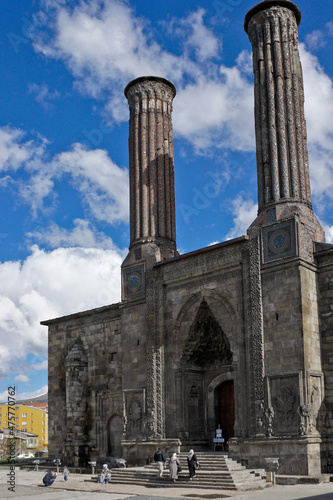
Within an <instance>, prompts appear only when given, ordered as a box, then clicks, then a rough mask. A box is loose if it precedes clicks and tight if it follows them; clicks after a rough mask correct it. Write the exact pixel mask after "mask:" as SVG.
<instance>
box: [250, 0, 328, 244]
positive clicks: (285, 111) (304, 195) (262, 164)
mask: <svg viewBox="0 0 333 500" xmlns="http://www.w3.org/2000/svg"><path fill="white" fill-rule="evenodd" d="M300 22H301V13H300V11H299V9H298V7H297V6H296V5H295V4H294V3H292V2H290V1H289V0H264V1H263V2H261V3H259V4H257V5H255V6H254V7H253V8H252V9H250V10H249V12H248V13H247V14H246V16H245V23H244V29H245V31H246V33H247V34H248V36H249V39H250V42H251V44H252V51H253V52H252V56H253V72H254V96H255V134H256V153H257V175H258V204H259V211H258V219H257V220H256V221H255V223H254V227H252V228H251V229H250V230H249V234H250V235H251V232H252V231H253V230H255V227H257V228H258V227H259V226H262V225H263V224H265V223H269V222H275V221H278V220H281V219H285V218H288V217H293V216H295V214H296V213H297V215H298V216H299V217H300V219H304V220H305V219H307V221H308V220H309V219H313V221H312V222H311V223H310V225H311V226H312V228H313V231H314V232H315V234H314V235H313V239H314V240H317V241H319V240H322V239H323V232H322V229H321V226H320V225H319V223H318V221H317V219H316V218H315V217H314V215H313V212H312V204H311V190H310V176H309V161H308V149H307V133H306V121H305V116H304V87H303V74H302V66H301V62H300V57H299V51H298V25H299V24H300Z"/></svg>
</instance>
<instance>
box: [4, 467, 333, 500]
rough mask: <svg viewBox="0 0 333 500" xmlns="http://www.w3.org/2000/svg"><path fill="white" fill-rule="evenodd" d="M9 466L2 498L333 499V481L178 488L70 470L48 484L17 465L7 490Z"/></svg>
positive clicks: (146, 499)
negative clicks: (96, 479) (99, 478)
mask: <svg viewBox="0 0 333 500" xmlns="http://www.w3.org/2000/svg"><path fill="white" fill-rule="evenodd" d="M8 472H9V468H8V469H7V468H1V469H0V498H1V499H12V500H13V499H16V498H22V497H24V498H27V499H30V498H31V500H33V499H34V498H38V500H44V499H45V500H63V499H82V500H93V499H97V500H103V499H108V500H122V499H125V498H126V499H128V500H132V499H133V500H134V499H138V500H165V499H168V498H170V499H182V500H185V499H188V500H191V499H193V500H200V499H203V500H215V499H220V498H234V497H235V498H236V499H239V500H297V499H304V500H306V499H314V500H333V483H324V484H319V485H297V486H279V485H275V486H270V487H267V488H265V489H264V490H254V491H226V490H214V489H210V490H207V489H205V490H203V489H196V490H195V491H194V490H193V489H187V488H183V487H182V488H177V485H175V486H174V485H171V484H170V488H168V487H163V488H158V487H154V488H149V487H145V486H135V485H124V484H112V482H111V483H110V484H107V485H106V484H97V483H93V482H89V479H90V478H91V474H86V475H85V474H71V475H70V479H69V480H68V481H67V482H66V483H65V481H64V480H63V477H62V475H61V474H59V478H58V479H57V480H56V481H55V483H54V484H53V485H52V486H51V487H48V488H45V487H44V486H43V484H42V478H43V476H44V474H45V472H43V471H39V472H36V471H26V470H19V469H16V471H15V492H11V491H8V486H9V485H8V484H6V482H7V474H8Z"/></svg>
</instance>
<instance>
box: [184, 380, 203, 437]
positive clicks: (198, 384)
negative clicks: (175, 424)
mask: <svg viewBox="0 0 333 500" xmlns="http://www.w3.org/2000/svg"><path fill="white" fill-rule="evenodd" d="M186 378H187V382H186V388H187V392H186V409H187V426H186V427H187V436H188V439H195V440H197V439H204V438H205V417H204V404H203V394H202V378H201V375H200V374H196V375H194V374H192V376H191V375H189V376H187V377H186Z"/></svg>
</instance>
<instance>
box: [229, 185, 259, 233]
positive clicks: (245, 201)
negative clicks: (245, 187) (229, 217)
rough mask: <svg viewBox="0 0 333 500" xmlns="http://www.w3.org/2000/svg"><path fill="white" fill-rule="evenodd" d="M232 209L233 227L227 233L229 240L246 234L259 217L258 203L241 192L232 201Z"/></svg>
mask: <svg viewBox="0 0 333 500" xmlns="http://www.w3.org/2000/svg"><path fill="white" fill-rule="evenodd" d="M230 210H231V212H232V214H233V227H232V228H231V230H230V231H229V233H228V234H227V237H226V239H227V240H230V239H232V238H236V237H238V236H241V235H242V234H246V230H247V228H248V227H249V226H250V224H251V223H252V222H253V221H254V219H255V218H256V217H257V210H258V205H257V203H255V202H254V201H253V200H251V199H249V198H248V197H245V196H244V195H243V194H242V193H240V194H239V195H238V196H237V197H236V198H235V199H234V200H232V201H231V208H230Z"/></svg>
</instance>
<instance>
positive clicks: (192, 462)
mask: <svg viewBox="0 0 333 500" xmlns="http://www.w3.org/2000/svg"><path fill="white" fill-rule="evenodd" d="M187 465H188V470H189V473H190V481H192V479H193V478H194V476H195V469H196V467H197V466H198V460H197V457H196V456H195V454H194V451H193V450H190V451H189V453H188V455H187Z"/></svg>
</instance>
